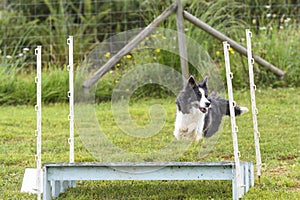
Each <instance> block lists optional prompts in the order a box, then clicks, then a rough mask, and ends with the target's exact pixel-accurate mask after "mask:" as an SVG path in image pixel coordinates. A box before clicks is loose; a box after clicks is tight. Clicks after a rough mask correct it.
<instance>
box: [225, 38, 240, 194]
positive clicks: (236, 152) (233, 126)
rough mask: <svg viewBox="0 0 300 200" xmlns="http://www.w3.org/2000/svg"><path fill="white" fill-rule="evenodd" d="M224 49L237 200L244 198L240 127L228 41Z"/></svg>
mask: <svg viewBox="0 0 300 200" xmlns="http://www.w3.org/2000/svg"><path fill="white" fill-rule="evenodd" d="M223 47H224V56H225V66H226V79H227V89H228V99H229V110H230V120H231V132H232V140H233V150H234V161H235V167H236V170H235V171H236V173H235V182H236V186H237V187H236V188H237V191H236V192H237V198H242V177H241V166H240V158H239V156H240V152H239V148H238V139H237V132H238V127H237V126H236V121H235V112H234V107H235V106H236V105H235V102H234V100H233V93H232V82H231V79H232V78H233V74H232V73H231V71H230V61H229V48H230V45H229V44H228V42H227V41H225V42H223Z"/></svg>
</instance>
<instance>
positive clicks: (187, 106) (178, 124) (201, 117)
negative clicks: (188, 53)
mask: <svg viewBox="0 0 300 200" xmlns="http://www.w3.org/2000/svg"><path fill="white" fill-rule="evenodd" d="M176 105H177V112H176V120H175V130H174V135H175V137H176V138H177V139H178V140H179V139H187V140H193V141H195V142H198V141H199V140H200V139H202V136H204V137H210V136H212V135H213V134H215V133H216V132H217V131H218V129H219V127H220V124H221V121H222V117H223V116H225V115H228V116H230V111H229V101H228V100H226V99H222V98H220V97H217V96H208V86H207V77H205V78H204V79H203V80H202V81H201V82H199V83H196V81H195V79H194V77H193V76H190V77H189V79H188V82H187V84H186V85H185V87H184V89H183V90H182V91H181V92H180V93H179V95H178V97H177V99H176ZM234 111H235V115H236V116H237V115H241V114H244V113H246V112H248V108H246V107H238V106H235V107H234Z"/></svg>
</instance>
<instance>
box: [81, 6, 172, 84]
mask: <svg viewBox="0 0 300 200" xmlns="http://www.w3.org/2000/svg"><path fill="white" fill-rule="evenodd" d="M176 8H177V3H176V2H174V3H173V4H172V5H171V6H170V7H168V8H167V9H166V10H165V11H164V12H163V13H162V14H161V15H159V16H158V17H157V18H156V19H154V20H153V21H152V22H151V23H150V24H149V25H148V26H147V27H146V28H145V29H143V30H142V31H141V32H140V33H139V34H138V35H136V36H135V37H134V38H133V39H132V40H131V41H129V42H128V44H127V45H125V46H124V47H123V48H122V49H121V50H120V51H119V52H118V53H116V54H115V55H114V56H113V57H111V59H109V60H108V61H107V62H106V63H105V64H104V65H103V66H102V67H100V69H98V70H97V71H96V72H95V73H94V74H93V75H92V77H91V78H90V79H88V80H86V81H85V82H84V83H83V87H84V88H85V89H88V88H90V87H91V86H92V85H94V84H95V83H96V82H97V81H98V80H99V79H100V78H101V77H102V76H103V75H104V74H105V73H106V72H107V71H108V70H109V69H110V68H112V67H113V66H114V65H115V64H116V63H117V62H118V61H119V60H120V59H121V58H122V57H123V56H125V55H126V54H128V53H129V52H130V51H131V50H132V49H133V48H134V47H135V46H136V45H137V44H139V43H140V42H141V41H142V40H144V38H145V37H147V36H148V35H149V34H150V33H151V32H152V30H153V29H154V28H155V27H157V26H158V25H159V24H160V23H161V22H162V21H164V20H165V19H166V18H167V17H168V16H170V15H171V14H172V13H173V12H174V11H175V9H176Z"/></svg>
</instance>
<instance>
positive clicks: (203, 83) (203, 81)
mask: <svg viewBox="0 0 300 200" xmlns="http://www.w3.org/2000/svg"><path fill="white" fill-rule="evenodd" d="M207 79H208V78H207V76H205V77H204V79H203V80H202V81H201V82H200V83H199V85H201V86H202V87H205V88H208V85H207Z"/></svg>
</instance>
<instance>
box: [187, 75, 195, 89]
mask: <svg viewBox="0 0 300 200" xmlns="http://www.w3.org/2000/svg"><path fill="white" fill-rule="evenodd" d="M187 85H188V86H190V87H194V86H195V85H196V81H195V79H194V77H193V76H190V77H189V79H188V84H187Z"/></svg>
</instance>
